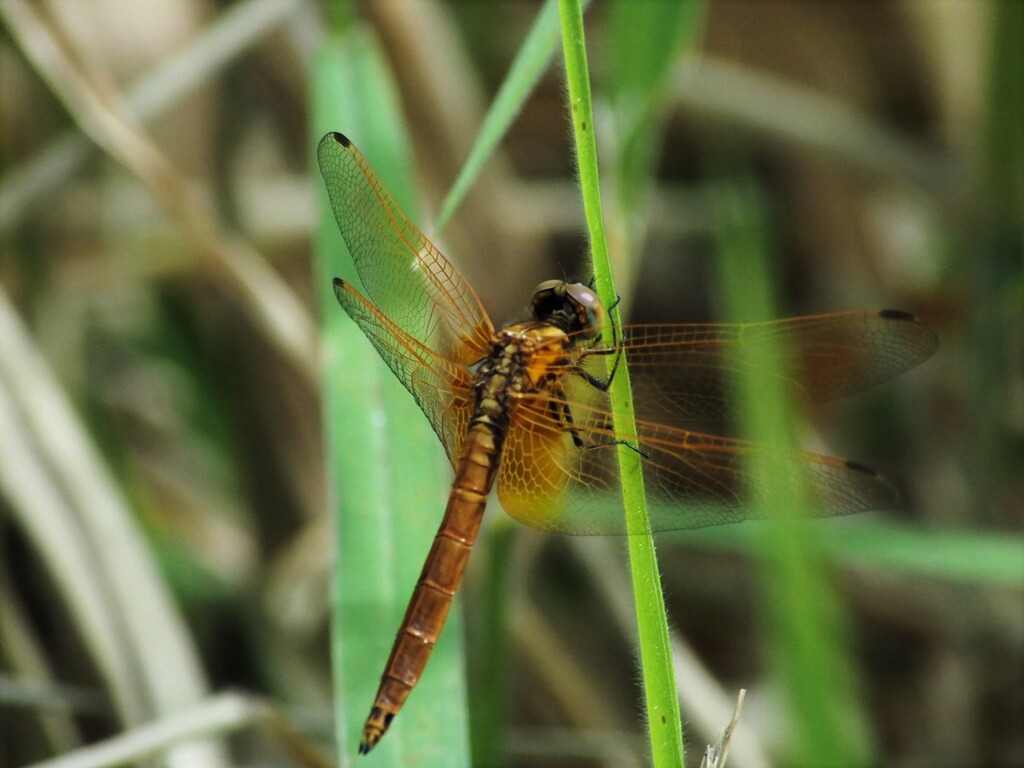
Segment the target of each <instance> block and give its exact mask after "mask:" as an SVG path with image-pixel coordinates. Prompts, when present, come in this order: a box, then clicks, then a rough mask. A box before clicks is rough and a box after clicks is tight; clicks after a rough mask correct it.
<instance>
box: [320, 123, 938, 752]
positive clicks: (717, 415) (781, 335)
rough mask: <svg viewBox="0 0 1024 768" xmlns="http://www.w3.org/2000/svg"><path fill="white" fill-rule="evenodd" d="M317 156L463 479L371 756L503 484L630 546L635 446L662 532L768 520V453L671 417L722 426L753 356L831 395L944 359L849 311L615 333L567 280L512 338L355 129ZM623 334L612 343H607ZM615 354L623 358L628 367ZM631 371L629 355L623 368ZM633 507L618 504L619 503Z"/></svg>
mask: <svg viewBox="0 0 1024 768" xmlns="http://www.w3.org/2000/svg"><path fill="white" fill-rule="evenodd" d="M317 158H318V161H319V165H320V170H321V173H322V174H323V177H324V180H325V182H326V184H327V190H328V193H329V196H330V199H331V206H332V208H333V210H334V214H335V217H336V219H337V221H338V225H339V227H340V229H341V233H342V235H343V237H344V238H345V242H346V243H347V245H348V247H349V250H350V251H351V254H352V257H353V259H354V261H355V265H356V269H357V271H358V273H359V277H360V280H361V281H362V284H363V287H364V288H365V290H366V293H367V295H368V298H367V297H364V296H363V295H362V294H361V293H359V292H358V291H357V290H356V289H355V288H353V287H352V285H350V284H349V283H346V282H344V281H342V280H340V279H335V281H334V290H335V294H336V296H337V298H338V301H339V302H340V303H341V305H342V307H343V308H344V309H345V311H346V312H348V314H349V315H350V316H351V317H352V319H353V320H355V321H356V323H357V324H358V325H359V326H360V328H362V330H363V332H364V333H365V334H366V335H367V337H368V338H369V339H370V341H371V342H372V343H373V345H374V346H375V347H376V349H377V351H378V352H379V353H380V355H381V357H382V358H383V359H384V361H385V362H386V363H387V364H388V366H389V367H390V368H391V370H392V371H393V372H394V373H395V375H396V376H397V377H398V378H399V380H400V381H401V382H402V384H403V385H405V387H406V388H407V389H408V390H409V391H410V392H411V393H412V395H413V397H414V398H415V399H416V402H417V403H418V404H419V406H420V408H422V410H423V412H424V413H425V414H426V416H427V418H428V419H429V420H430V424H431V426H432V427H433V428H434V431H435V432H436V433H437V435H438V437H439V438H440V440H441V443H442V444H443V446H444V449H445V451H446V453H447V455H448V459H449V460H450V462H451V464H452V467H453V468H454V470H455V481H454V483H453V484H452V490H451V494H450V496H449V499H448V505H447V507H446V509H445V513H444V518H443V520H442V522H441V526H440V529H439V530H438V532H437V536H436V537H435V539H434V543H433V546H432V547H431V549H430V553H429V555H428V556H427V560H426V563H425V565H424V567H423V572H422V574H421V575H420V578H419V581H418V582H417V584H416V587H415V590H414V592H413V595H412V599H411V600H410V602H409V607H408V609H407V610H406V613H405V618H404V619H403V620H402V624H401V627H400V628H399V630H398V635H397V637H396V639H395V643H394V646H393V647H392V651H391V656H390V658H389V659H388V662H387V664H386V666H385V668H384V673H383V675H382V677H381V684H380V688H379V689H378V692H377V697H376V699H375V701H374V703H373V707H372V709H371V711H370V715H369V717H368V718H367V720H366V723H365V725H364V727H363V734H362V740H361V742H360V746H359V751H360V752H361V753H366V752H369V751H370V750H371V749H372V748H373V747H374V746H375V745H376V744H377V742H378V741H380V739H381V737H382V736H383V735H384V732H385V731H386V730H387V729H388V727H389V726H390V725H391V721H392V720H393V719H394V717H395V715H396V714H397V713H398V711H399V710H400V709H401V707H402V705H403V704H404V703H405V700H406V699H407V698H408V696H409V694H410V692H411V691H412V689H413V687H414V686H415V685H416V683H417V682H418V681H419V679H420V676H421V675H422V673H423V670H424V668H425V667H426V664H427V660H428V658H429V657H430V653H431V651H432V650H433V647H434V644H435V643H436V642H437V640H438V637H439V636H440V634H441V630H442V628H443V626H444V622H445V619H446V617H447V614H448V610H449V608H450V607H451V602H452V598H453V596H454V594H455V591H456V589H457V588H458V585H459V581H460V580H461V578H462V573H463V571H464V570H465V567H466V563H467V561H468V559H469V552H470V549H471V547H472V545H473V542H474V540H475V539H476V535H477V532H478V530H479V528H480V523H481V520H482V518H483V512H484V507H485V505H486V503H487V497H488V495H489V493H490V491H491V488H492V486H493V485H494V484H495V482H497V489H498V498H499V500H500V501H501V504H502V506H503V507H504V509H505V511H506V512H508V513H509V514H510V515H511V516H512V517H514V518H515V519H517V520H519V521H520V522H523V523H526V524H527V525H530V526H533V527H535V528H539V529H542V530H546V531H553V532H558V533H570V534H621V533H624V532H625V530H624V527H625V522H624V516H623V512H622V508H621V495H620V494H617V493H616V491H617V489H618V461H617V453H616V452H617V450H618V446H620V445H626V446H629V447H630V448H632V449H633V450H635V451H637V452H638V453H639V454H640V456H641V457H642V465H643V468H644V481H645V487H646V490H647V493H648V496H649V498H650V501H651V506H650V518H651V527H652V529H653V530H655V531H665V530H679V529H685V528H697V527H701V526H707V525H716V524H720V523H730V522H739V521H742V520H746V519H751V518H752V517H754V516H756V510H757V508H758V507H757V505H751V504H750V499H751V497H752V496H756V495H757V493H758V491H757V488H756V487H755V484H753V483H751V481H750V477H749V475H748V474H747V471H748V465H749V464H750V461H751V458H752V457H755V456H757V455H759V454H761V453H765V452H767V450H768V449H765V448H762V447H759V446H757V445H756V444H753V443H750V442H746V441H742V440H737V439H732V438H727V437H720V436H717V435H711V434H704V433H701V432H695V431H690V430H688V429H684V428H682V427H681V426H670V424H669V423H665V422H670V423H673V424H675V423H685V422H688V421H689V422H699V421H708V420H720V419H722V418H724V417H725V415H726V413H727V407H726V404H727V402H728V400H729V396H730V384H731V381H732V379H731V378H730V374H731V373H733V372H735V371H736V367H737V366H738V365H742V363H738V362H737V357H736V356H735V354H734V353H735V351H736V349H737V347H738V346H739V345H741V344H742V345H745V346H754V347H756V345H757V344H758V343H759V342H761V343H762V344H765V343H766V342H768V341H771V342H772V343H773V344H776V343H777V347H774V348H777V349H781V350H783V352H781V353H780V354H782V355H783V356H784V359H780V360H777V362H778V368H777V370H775V369H773V370H771V371H759V372H758V375H764V376H771V375H779V376H787V377H788V378H790V379H791V380H793V381H794V382H797V386H798V387H799V388H801V389H802V390H803V391H804V392H805V393H806V394H807V395H808V396H810V397H812V398H814V399H819V400H822V399H828V398H832V397H837V396H840V395H844V394H848V393H851V392H855V391H858V390H861V389H864V388H866V387H870V386H872V385H874V384H877V383H879V382H882V381H885V380H887V379H890V378H892V377H893V376H896V375H898V374H899V373H901V372H903V371H905V370H907V369H908V368H911V367H913V366H914V365H917V364H918V363H920V362H922V361H923V360H925V359H927V358H928V357H929V356H930V355H931V354H932V353H933V352H934V350H935V348H936V346H937V340H936V337H935V335H934V333H932V331H930V330H929V329H928V328H926V327H925V326H923V325H921V324H920V323H919V322H918V321H917V319H916V318H915V317H914V316H912V315H909V314H907V313H905V312H899V311H895V310H882V311H874V312H841V313H835V314H827V315H815V316H808V317H798V318H791V319H788V320H779V321H774V322H766V323H750V324H696V325H695V324H689V325H678V324H677V325H639V326H625V327H623V328H622V329H616V328H615V327H614V326H612V325H609V324H608V322H607V321H606V318H605V313H604V310H603V309H602V307H601V304H600V302H599V301H598V299H597V296H596V295H595V294H594V292H593V291H592V290H591V289H589V288H588V287H587V286H584V285H581V284H577V283H564V282H560V281H549V282H545V283H542V284H541V285H540V286H538V288H537V290H536V291H535V293H534V297H533V314H534V318H533V319H532V320H529V321H526V322H523V323H519V324H516V325H512V326H510V327H507V328H504V329H502V330H498V331H496V330H495V328H494V326H493V324H492V323H491V320H490V318H489V317H488V315H487V313H486V311H485V310H484V309H483V306H482V305H481V303H480V301H479V299H478V298H477V296H476V293H475V292H474V291H473V289H472V287H471V286H470V285H469V283H468V282H467V281H466V280H465V278H464V277H463V276H462V275H461V274H460V273H459V272H458V270H456V269H455V267H454V266H453V265H452V264H451V262H449V261H448V260H447V259H446V258H445V257H444V256H443V255H442V254H441V253H440V251H438V250H437V248H435V247H434V245H433V244H432V243H431V242H430V241H429V240H428V239H427V238H426V237H425V236H424V235H423V234H422V233H421V232H420V231H419V230H418V229H417V228H416V227H415V226H414V225H413V224H412V223H411V222H410V221H409V220H408V219H407V218H406V217H405V216H404V215H403V214H402V212H401V211H400V210H399V208H398V206H397V205H396V204H395V202H394V201H393V200H392V199H391V196H390V195H389V194H388V192H387V190H385V188H384V186H383V184H382V183H381V181H380V179H379V178H378V177H377V175H376V174H375V173H374V171H373V169H372V168H371V167H370V165H369V163H368V162H367V161H366V158H365V157H363V155H362V154H361V153H360V152H359V151H358V150H357V149H356V148H355V146H354V145H353V144H352V143H351V142H350V141H349V140H348V138H346V137H345V136H343V135H342V134H340V133H329V134H327V135H326V136H324V137H323V139H322V140H321V141H320V145H319V147H318V150H317ZM606 326H607V328H608V329H609V330H610V331H611V333H610V334H609V335H611V336H612V338H613V341H612V343H611V344H605V345H602V344H601V343H600V342H601V338H602V334H603V333H604V332H605V330H606ZM609 356H613V357H612V358H611V359H612V360H613V364H612V365H611V366H610V369H611V374H610V375H609V373H608V371H609V364H608V361H609ZM623 361H624V362H623ZM619 362H623V364H627V365H628V366H629V371H630V375H631V376H632V377H635V378H639V379H641V380H647V381H650V382H652V383H653V385H654V390H653V391H654V392H655V395H654V396H652V397H640V398H638V399H637V403H636V410H637V415H638V419H637V422H636V430H635V432H633V433H630V434H624V433H622V432H620V431H616V429H615V428H614V425H613V423H612V418H611V413H610V410H609V407H608V395H607V389H608V384H609V383H610V376H613V375H614V373H615V371H616V370H617V368H618V364H619ZM772 456H773V465H772V466H773V469H776V470H778V469H779V468H782V469H783V470H784V471H789V472H792V473H794V475H799V476H800V478H801V481H802V482H804V483H805V484H806V485H807V487H808V488H809V489H810V491H811V493H812V498H813V499H814V502H815V505H814V509H815V511H816V513H817V514H820V515H821V516H831V515H841V514H848V513H853V512H862V511H867V510H878V509H884V508H887V507H891V506H893V504H894V503H895V502H896V501H897V498H898V497H897V494H896V491H895V490H894V489H893V487H892V486H891V485H890V484H889V483H888V482H887V481H886V480H884V479H883V478H882V477H881V476H879V475H878V474H876V473H875V472H873V471H872V470H870V469H867V468H866V467H864V466H862V465H860V464H857V463H855V462H851V461H847V460H844V459H839V458H835V457H831V456H823V455H819V454H812V453H799V454H795V455H793V456H791V457H787V458H785V459H784V460H783V461H782V462H781V463H780V462H779V461H778V460H777V454H776V453H773V454H772ZM616 499H618V501H616Z"/></svg>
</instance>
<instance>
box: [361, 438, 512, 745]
mask: <svg viewBox="0 0 1024 768" xmlns="http://www.w3.org/2000/svg"><path fill="white" fill-rule="evenodd" d="M497 431H498V430H497V429H496V428H495V426H494V425H493V424H491V423H489V422H488V421H487V420H485V421H484V422H482V423H477V422H474V423H472V424H471V425H470V427H469V429H468V430H467V433H466V439H465V441H464V443H463V448H462V457H461V458H460V459H459V464H458V472H457V474H456V477H455V481H454V483H453V484H452V490H451V493H450V494H449V496H448V505H447V507H446V508H445V512H444V519H443V520H442V521H441V527H440V528H439V529H438V531H437V535H436V536H435V537H434V543H433V545H432V546H431V548H430V554H429V555H427V560H426V562H425V563H424V565H423V571H422V573H421V574H420V578H419V581H418V582H417V583H416V588H415V590H413V594H412V598H411V599H410V600H409V607H408V608H407V609H406V611H405V618H404V619H403V620H402V625H401V627H400V628H399V630H398V635H397V636H396V637H395V643H394V645H393V646H392V648H391V656H390V657H389V659H388V663H387V666H386V667H385V668H384V674H383V675H382V676H381V681H380V688H379V689H378V691H377V697H376V699H375V700H374V703H373V708H372V709H371V710H370V715H369V717H367V718H366V722H365V723H364V725H363V735H362V740H361V741H360V744H359V751H360V753H362V754H366V753H367V752H369V751H370V750H371V749H373V747H374V746H375V745H376V744H377V742H378V741H380V739H381V737H382V736H383V735H384V732H385V731H387V729H388V727H389V726H390V725H391V721H392V720H393V719H394V717H395V715H397V714H398V711H399V710H400V709H401V708H402V705H403V704H405V700H406V699H407V698H408V697H409V694H410V693H411V692H412V689H413V687H414V686H415V685H416V683H418V682H419V679H420V676H421V675H422V674H423V670H424V668H425V667H426V665H427V661H428V659H429V658H430V653H431V651H433V649H434V645H435V643H437V640H438V638H439V637H440V636H441V630H442V629H443V628H444V623H445V620H446V619H447V618H448V610H449V609H450V608H451V604H452V598H453V597H454V595H455V591H456V590H457V589H458V586H459V582H460V581H461V580H462V574H463V572H464V571H465V570H466V564H467V563H468V562H469V553H470V550H471V548H472V546H473V542H474V541H475V540H476V536H477V532H478V531H479V530H480V522H481V520H482V519H483V514H484V508H485V506H486V504H487V496H488V494H489V493H490V491H491V486H492V485H493V484H494V477H495V475H496V473H497V469H498V460H499V454H500V452H501V448H500V445H501V441H500V439H499V438H498V436H497V434H496V433H497Z"/></svg>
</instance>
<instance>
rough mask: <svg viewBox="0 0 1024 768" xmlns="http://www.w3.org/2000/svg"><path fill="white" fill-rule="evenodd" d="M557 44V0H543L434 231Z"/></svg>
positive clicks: (461, 195) (523, 100)
mask: <svg viewBox="0 0 1024 768" xmlns="http://www.w3.org/2000/svg"><path fill="white" fill-rule="evenodd" d="M557 45H558V7H557V5H556V0H545V3H544V5H543V6H542V7H541V9H540V13H538V14H537V18H536V19H534V22H533V25H532V26H531V27H530V31H529V33H528V34H527V36H526V39H525V40H524V41H523V44H522V45H521V46H520V47H519V51H518V52H517V53H516V57H515V59H514V60H513V62H512V66H511V67H510V68H509V71H508V75H507V76H506V77H505V80H504V81H503V82H502V84H501V87H500V88H499V89H498V93H497V95H496V96H495V97H494V101H493V102H492V103H491V106H490V108H489V109H488V110H487V115H486V116H485V117H484V121H483V124H482V125H481V126H480V130H479V132H478V133H477V136H476V141H475V142H474V143H473V148H472V149H471V150H470V152H469V156H468V157H467V158H466V162H465V163H464V164H463V166H462V169H461V170H460V171H459V175H458V177H457V178H456V179H455V183H454V184H452V188H451V189H450V190H449V191H448V194H447V196H446V197H445V199H444V202H443V203H442V204H441V212H440V213H439V214H438V216H437V220H436V221H435V222H434V231H435V232H440V231H441V230H442V229H444V227H445V225H446V224H447V223H448V222H449V221H450V220H451V217H452V215H453V214H454V213H455V211H456V209H457V208H458V207H459V205H460V204H461V203H462V200H463V198H464V197H465V196H466V193H467V192H469V189H470V187H472V186H473V182H474V181H476V178H477V176H479V175H480V172H481V171H482V170H483V167H484V166H485V165H486V164H487V161H488V159H490V157H491V155H492V154H493V153H494V148H495V147H497V146H498V144H499V143H500V142H501V140H502V138H504V136H505V134H506V133H507V132H508V129H509V126H510V125H512V121H513V120H515V118H516V115H518V114H519V110H520V109H522V108H523V104H525V103H526V99H527V98H529V96H530V93H532V92H533V89H534V87H535V86H536V85H537V81H538V80H540V77H541V75H543V74H544V71H545V70H546V69H547V68H548V65H549V64H550V63H551V57H552V56H553V55H554V53H555V49H556V46H557Z"/></svg>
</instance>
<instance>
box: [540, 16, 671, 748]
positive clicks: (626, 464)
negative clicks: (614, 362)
mask: <svg viewBox="0 0 1024 768" xmlns="http://www.w3.org/2000/svg"><path fill="white" fill-rule="evenodd" d="M559 16H560V18H561V23H562V47H563V51H564V54H565V75H566V81H567V83H568V86H569V108H570V113H571V116H572V125H573V135H574V137H575V142H576V156H577V166H578V168H579V174H580V189H581V193H582V196H583V207H584V212H585V214H586V219H587V229H588V231H589V234H590V247H591V258H592V260H593V264H594V278H595V281H596V285H597V290H598V293H599V294H600V295H601V297H602V299H603V300H604V302H605V306H608V307H611V306H613V305H614V303H615V302H614V300H615V296H616V291H615V285H614V283H613V281H612V273H611V260H610V258H609V254H608V243H607V240H606V238H605V232H604V219H603V213H602V211H601V187H600V180H599V176H598V164H597V142H596V141H595V139H594V108H593V104H592V101H591V95H590V74H589V71H588V70H589V67H588V65H587V53H586V43H585V38H584V33H583V10H582V8H581V7H580V3H579V2H578V0H559ZM613 313H615V314H616V316H615V318H614V322H616V323H618V322H619V320H618V316H617V312H615V310H613ZM624 362H628V361H624ZM610 365H611V362H610V361H609V366H610ZM609 372H610V370H609ZM611 400H612V410H613V417H614V420H615V427H616V429H618V430H621V431H623V432H625V433H626V434H631V433H635V431H636V430H635V428H634V427H633V426H632V425H633V423H634V416H633V400H632V393H631V391H630V385H629V376H628V374H627V366H626V365H622V366H620V369H619V372H618V373H617V375H616V376H615V377H614V379H613V381H612V386H611ZM618 455H619V475H620V478H621V481H622V494H623V499H622V500H623V505H624V507H625V513H626V529H627V531H629V533H630V535H629V536H628V537H627V539H628V545H629V559H630V568H631V572H632V578H633V592H634V598H635V601H636V612H637V625H638V631H639V637H640V666H641V672H642V675H643V683H644V696H645V703H646V714H647V728H648V736H649V738H650V744H651V757H652V761H653V764H654V765H655V766H656V767H660V766H678V765H682V764H683V734H682V722H681V720H680V716H679V700H678V698H677V697H676V681H675V675H674V673H673V670H672V652H671V648H670V644H669V633H668V621H667V618H666V615H665V600H664V597H663V595H662V591H661V575H660V573H659V572H658V564H657V560H656V558H655V554H654V539H653V538H652V536H651V529H650V521H649V520H648V518H647V502H646V498H645V496H644V484H643V471H642V468H641V458H640V455H639V454H638V453H637V452H636V451H634V450H630V449H629V448H628V447H626V446H619V450H618Z"/></svg>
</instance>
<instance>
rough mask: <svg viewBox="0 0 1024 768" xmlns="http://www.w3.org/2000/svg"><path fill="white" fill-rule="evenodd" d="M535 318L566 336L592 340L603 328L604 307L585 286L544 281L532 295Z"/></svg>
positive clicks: (559, 281) (557, 281)
mask: <svg viewBox="0 0 1024 768" xmlns="http://www.w3.org/2000/svg"><path fill="white" fill-rule="evenodd" d="M533 316H534V317H535V318H537V320H539V321H540V322H542V323H550V324H551V325H554V326H556V327H558V328H561V329H562V330H563V331H565V332H566V333H571V334H578V335H579V336H580V337H582V338H584V339H587V340H590V339H595V338H597V336H598V334H600V332H601V327H602V326H603V325H604V307H603V306H602V305H601V300H600V299H599V298H598V297H597V294H596V293H594V291H593V290H592V289H590V288H588V287H587V286H585V285H583V284H582V283H567V282H565V281H563V280H545V281H544V282H543V283H541V284H540V285H538V286H537V288H536V289H535V290H534V292H533Z"/></svg>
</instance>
